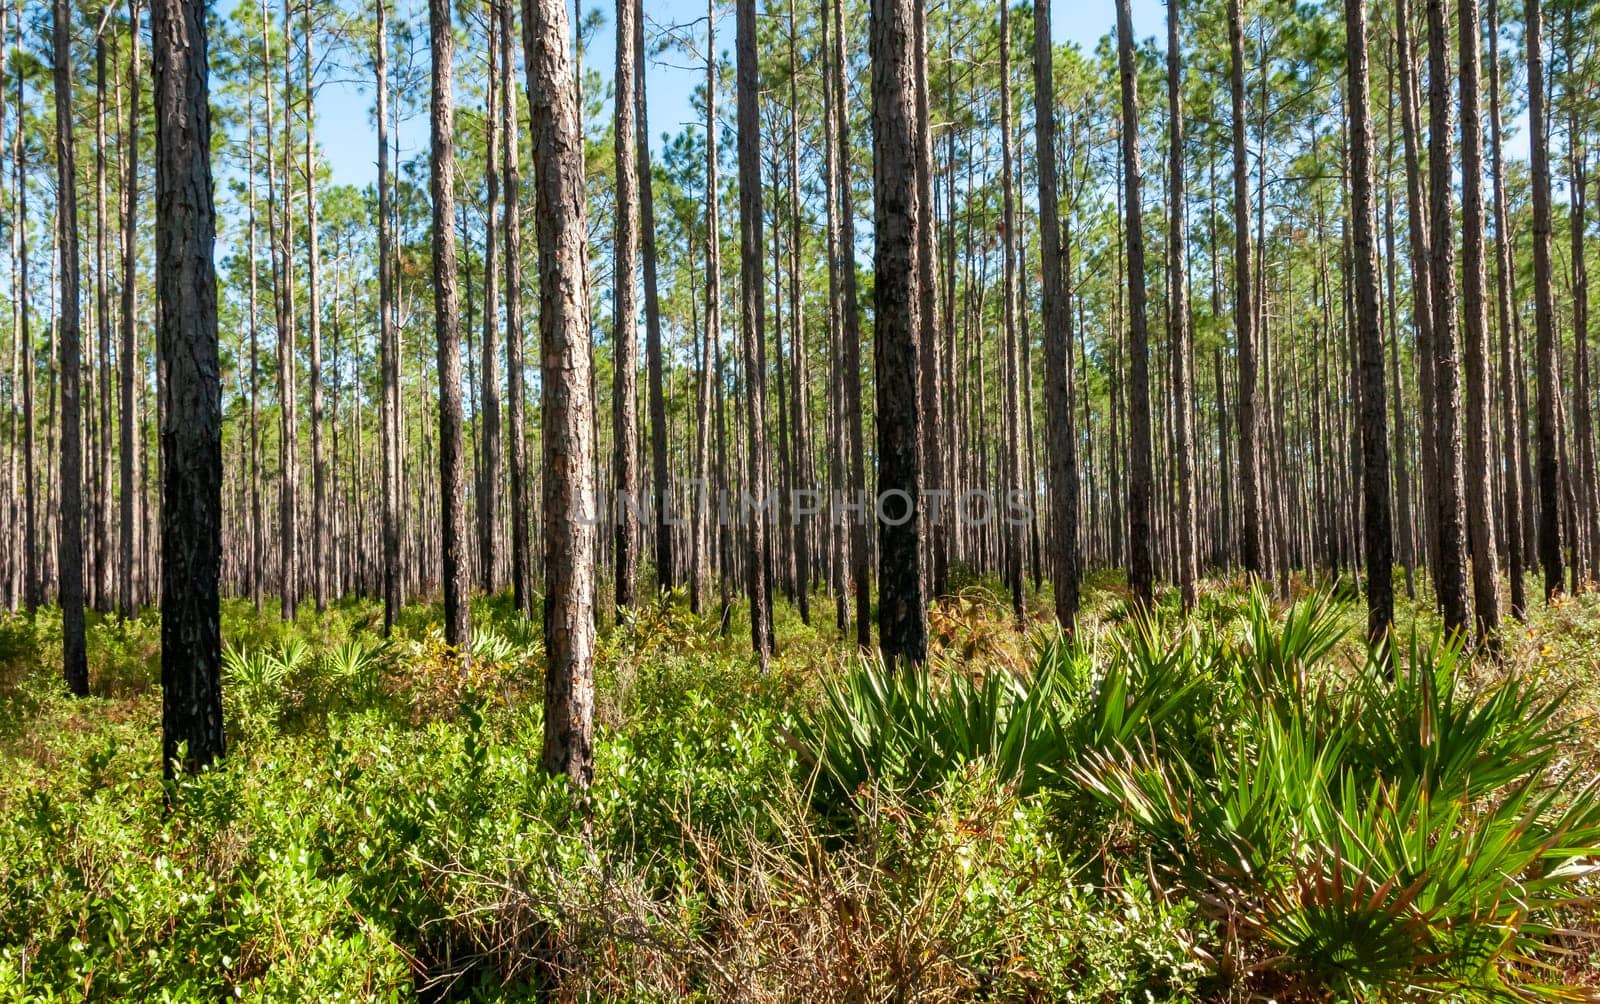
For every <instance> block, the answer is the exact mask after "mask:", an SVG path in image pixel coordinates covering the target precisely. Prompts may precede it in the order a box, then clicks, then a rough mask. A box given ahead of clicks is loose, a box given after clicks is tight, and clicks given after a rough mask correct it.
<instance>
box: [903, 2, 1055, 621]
mask: <svg viewBox="0 0 1600 1004" xmlns="http://www.w3.org/2000/svg"><path fill="white" fill-rule="evenodd" d="M1011 142H1012V139H1011V4H1010V0H1000V206H1001V209H1000V212H1001V240H1000V248H1001V253H1002V254H1003V255H1004V256H1005V261H1004V264H1003V266H1002V269H1003V275H1004V279H1003V282H1004V284H1005V285H1004V288H1003V289H1002V290H1001V296H1002V297H1004V300H1003V311H1002V314H1003V316H1004V319H1005V354H1006V358H1005V365H1004V366H1002V367H1001V368H1000V372H1001V374H1002V380H1003V381H1004V383H1005V387H1004V393H1003V394H1002V399H1003V401H1004V407H1005V415H1004V417H1003V419H1002V421H1001V428H1002V430H1004V436H1005V453H1006V455H1005V468H1004V470H1005V482H1004V486H1003V487H1004V491H1005V496H1004V498H1005V504H1004V506H1002V507H1001V511H1002V512H1003V513H1005V516H1004V526H1005V530H1004V532H1005V580H1006V588H1007V589H1009V590H1010V591H1011V615H1012V617H1013V619H1014V620H1015V621H1016V624H1017V628H1018V629H1019V630H1020V629H1021V628H1022V627H1023V625H1024V624H1026V622H1027V611H1026V609H1025V605H1024V596H1023V552H1022V546H1023V545H1022V528H1023V521H1019V520H1015V519H1013V518H1012V517H1011V505H1012V502H1013V500H1014V499H1018V498H1019V496H1020V495H1021V493H1022V410H1021V404H1020V402H1019V400H1018V396H1019V392H1020V389H1021V388H1020V386H1019V385H1020V384H1021V383H1022V365H1021V363H1022V352H1021V351H1020V348H1019V346H1018V343H1017V250H1016V249H1017V243H1018V241H1017V208H1016V194H1015V183H1014V181H1013V178H1014V177H1015V165H1014V164H1013V157H1012V147H1011ZM918 229H919V230H920V227H919V228H918ZM919 247H920V245H919ZM920 257H921V256H920V254H919V255H918V259H919V261H918V264H919V267H920ZM878 274H879V275H882V273H881V272H880V273H878ZM920 318H921V315H920V311H919V319H920ZM924 326H926V325H925V324H924ZM878 380H879V382H880V384H881V383H882V380H883V372H882V370H879V374H878ZM880 394H881V392H880ZM917 418H918V421H921V416H920V415H919V416H917Z"/></svg>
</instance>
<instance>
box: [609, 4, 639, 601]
mask: <svg viewBox="0 0 1600 1004" xmlns="http://www.w3.org/2000/svg"><path fill="white" fill-rule="evenodd" d="M616 10H617V39H616V49H617V53H616V55H617V62H616V81H615V84H614V86H615V88H616V118H615V124H616V128H615V139H616V149H615V155H616V167H617V191H616V205H615V213H616V220H615V223H616V232H615V237H614V240H613V244H612V254H613V256H614V258H615V262H614V267H613V269H612V274H613V280H612V281H613V283H614V289H613V293H614V299H613V301H612V311H611V321H612V324H613V329H612V330H613V334H612V340H611V460H612V465H613V467H612V471H613V479H614V483H613V485H612V490H613V495H612V498H611V499H608V500H607V501H609V502H611V506H610V507H609V508H610V510H611V515H610V522H611V523H612V525H613V537H612V541H613V544H612V552H611V556H612V560H613V561H614V562H615V566H614V568H613V574H614V577H615V582H614V586H615V588H616V602H617V608H618V609H619V610H620V609H622V608H624V607H631V606H633V605H634V603H635V602H636V601H637V594H638V577H639V553H638V550H637V547H638V540H639V517H638V510H637V508H636V506H637V505H638V504H639V467H638V463H639V413H638V383H639V331H638V323H639V278H638V270H639V220H638V211H639V161H638V144H637V141H636V139H635V137H634V134H633V130H634V113H635V112H636V111H637V110H638V101H637V95H636V94H635V93H634V91H635V89H636V88H635V85H634V80H633V75H634V73H635V72H636V70H637V67H638V62H639V60H638V54H637V52H636V50H635V48H634V46H635V45H637V44H638V35H637V34H636V33H635V31H634V25H633V21H634V18H636V17H638V16H639V8H638V5H637V3H636V2H635V0H617V6H616Z"/></svg>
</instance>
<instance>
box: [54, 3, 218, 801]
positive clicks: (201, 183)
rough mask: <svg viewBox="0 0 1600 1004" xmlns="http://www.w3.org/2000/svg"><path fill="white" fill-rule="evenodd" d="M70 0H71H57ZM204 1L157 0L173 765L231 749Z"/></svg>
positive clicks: (165, 606) (167, 649)
mask: <svg viewBox="0 0 1600 1004" xmlns="http://www.w3.org/2000/svg"><path fill="white" fill-rule="evenodd" d="M58 3H64V0H58ZM205 15H206V10H205V5H204V4H203V3H199V2H197V0H156V2H155V3H154V4H153V5H152V6H151V9H150V34H151V37H152V39H153V43H152V49H153V57H154V72H155V79H154V92H155V96H156V297H157V302H158V304H159V307H160V309H159V310H158V311H157V316H158V317H159V323H158V324H157V327H156V333H157V342H158V345H159V346H160V353H161V371H162V373H163V374H164V380H165V385H166V387H165V389H166V401H167V407H166V414H165V416H164V418H163V421H162V425H161V439H162V458H163V461H162V467H163V471H162V478H163V483H162V489H161V551H162V554H161V568H162V570H161V695H162V697H161V732H162V763H163V766H164V769H165V772H166V773H167V774H168V776H170V775H171V774H172V772H173V771H174V770H175V768H176V767H177V766H179V761H180V758H181V766H182V767H183V768H184V769H186V770H191V771H193V770H198V769H199V768H201V767H204V766H206V765H207V764H209V763H211V762H212V761H213V760H215V759H216V758H217V757H219V756H221V755H222V753H223V750H224V748H225V742H224V739H223V732H222V617H221V614H222V611H221V602H220V599H219V596H218V589H217V584H218V578H219V576H220V574H221V569H222V389H221V382H220V378H219V371H218V361H217V354H218V353H217V279H216V270H215V267H214V266H213V264H212V252H213V243H214V238H215V233H216V218H215V209H214V208H213V206H212V202H211V111H210V105H209V101H208V97H209V95H208V91H209V83H208V80H207V77H208V65H207V53H206V23H205Z"/></svg>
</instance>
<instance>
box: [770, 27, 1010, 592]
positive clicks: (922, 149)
mask: <svg viewBox="0 0 1600 1004" xmlns="http://www.w3.org/2000/svg"><path fill="white" fill-rule="evenodd" d="M791 2H792V0H791ZM927 6H928V5H927V3H926V2H919V3H917V4H916V5H915V12H914V13H915V15H916V25H915V28H914V38H913V43H914V45H915V46H916V52H915V53H914V54H913V57H912V58H913V60H914V61H915V65H916V73H917V119H916V124H917V132H918V135H917V164H916V169H917V213H918V216H917V309H918V311H919V313H920V317H921V321H922V330H921V332H920V335H919V337H920V340H921V346H920V349H921V367H922V370H921V387H920V392H921V394H922V463H923V484H924V486H926V487H927V488H928V489H930V490H931V491H932V492H934V494H931V495H930V496H929V501H930V505H931V506H932V507H933V509H932V511H930V512H929V513H928V514H927V515H928V519H927V521H926V522H925V523H924V530H925V532H926V534H927V543H928V549H927V554H926V555H925V556H924V557H925V559H926V568H927V579H926V581H927V585H928V588H929V591H930V592H931V593H932V595H933V596H934V597H941V596H945V595H947V594H948V593H949V591H950V529H949V520H948V518H947V516H948V514H949V512H951V511H952V508H953V507H952V506H951V505H950V503H949V502H948V501H947V499H948V495H947V494H946V493H947V492H948V490H949V487H950V486H949V485H948V484H946V483H945V482H946V480H947V475H946V473H945V462H944V450H945V440H944V427H945V423H944V415H943V403H942V399H943V397H944V394H943V389H942V388H941V387H940V383H941V380H940V377H941V375H942V373H943V370H944V366H943V362H942V360H941V355H942V353H941V343H942V340H943V339H942V335H941V331H940V327H941V326H940V324H939V323H938V312H937V307H936V304H937V299H938V289H937V285H936V281H935V279H934V275H935V272H934V266H935V265H936V264H937V262H938V256H939V252H938V248H937V246H936V245H937V237H938V235H937V233H936V232H935V230H934V225H933V123H932V121H931V112H930V109H929V97H928V11H927ZM1009 46H1010V40H1009V38H1008V39H1007V49H1008V53H1009ZM1006 83H1007V86H1008V87H1009V86H1010V75H1009V74H1007V78H1006ZM1008 104H1009V103H1008ZM797 145H798V141H797Z"/></svg>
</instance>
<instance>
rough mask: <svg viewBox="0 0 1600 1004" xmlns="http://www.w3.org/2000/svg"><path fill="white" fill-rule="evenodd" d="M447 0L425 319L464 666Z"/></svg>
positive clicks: (431, 21)
mask: <svg viewBox="0 0 1600 1004" xmlns="http://www.w3.org/2000/svg"><path fill="white" fill-rule="evenodd" d="M450 9H451V8H450V3H449V0H428V38H429V44H430V48H431V50H432V55H433V65H432V72H431V78H432V88H431V92H430V101H429V114H428V119H429V136H430V143H431V145H430V148H429V157H428V160H429V165H428V166H429V171H428V173H429V178H430V188H431V191H432V195H433V323H434V337H435V339H436V340H437V342H438V350H439V523H440V531H441V534H442V537H441V540H440V559H441V561H440V573H441V577H442V579H443V582H444V637H445V641H446V642H447V643H448V644H450V645H452V646H454V647H455V648H457V649H458V650H459V652H460V655H461V661H462V665H463V666H465V665H466V662H467V659H468V658H469V657H470V648H471V644H472V612H471V607H470V603H471V599H470V597H469V595H468V579H467V553H466V549H467V542H466V533H467V526H466V513H465V509H466V503H465V500H464V497H463V496H464V484H463V471H462V457H461V330H460V306H459V302H458V300H457V292H456V244H455V232H456V183H455V106H454V99H453V97H452V93H451V78H452V75H453V68H452V63H453V61H454V59H455V38H454V36H453V35H452V33H451V27H450Z"/></svg>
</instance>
